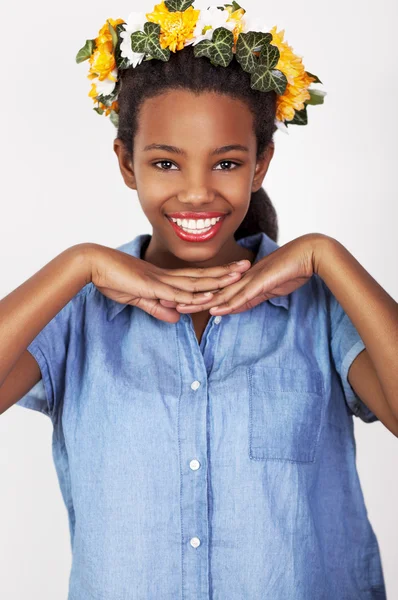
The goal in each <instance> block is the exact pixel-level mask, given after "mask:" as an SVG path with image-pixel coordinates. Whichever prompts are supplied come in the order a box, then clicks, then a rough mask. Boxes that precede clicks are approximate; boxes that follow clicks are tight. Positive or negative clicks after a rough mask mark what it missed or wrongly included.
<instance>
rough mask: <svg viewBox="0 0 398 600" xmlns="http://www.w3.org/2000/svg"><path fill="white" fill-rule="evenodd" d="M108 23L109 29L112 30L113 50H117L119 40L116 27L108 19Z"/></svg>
mask: <svg viewBox="0 0 398 600" xmlns="http://www.w3.org/2000/svg"><path fill="white" fill-rule="evenodd" d="M107 23H108V28H109V31H110V32H111V36H112V44H113V50H115V48H116V46H117V42H118V39H117V33H116V31H115V28H114V27H113V25H111V23H110V22H109V20H108V21H107Z"/></svg>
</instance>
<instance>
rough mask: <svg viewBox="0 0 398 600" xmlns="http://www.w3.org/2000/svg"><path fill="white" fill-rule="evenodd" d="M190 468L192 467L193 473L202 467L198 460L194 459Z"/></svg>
mask: <svg viewBox="0 0 398 600" xmlns="http://www.w3.org/2000/svg"><path fill="white" fill-rule="evenodd" d="M189 466H190V467H191V469H192V471H196V470H197V469H199V467H200V462H199V461H198V460H196V458H194V459H193V460H191V462H190V463H189Z"/></svg>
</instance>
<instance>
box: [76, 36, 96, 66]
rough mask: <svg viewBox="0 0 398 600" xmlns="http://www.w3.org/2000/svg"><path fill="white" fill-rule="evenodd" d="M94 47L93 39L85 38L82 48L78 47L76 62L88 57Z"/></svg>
mask: <svg viewBox="0 0 398 600" xmlns="http://www.w3.org/2000/svg"><path fill="white" fill-rule="evenodd" d="M94 48H95V40H86V43H85V44H84V46H83V48H80V50H79V52H78V53H77V54H76V62H77V63H81V62H83V61H84V60H87V59H88V58H90V56H91V55H92V53H93V50H94Z"/></svg>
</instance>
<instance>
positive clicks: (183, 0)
mask: <svg viewBox="0 0 398 600" xmlns="http://www.w3.org/2000/svg"><path fill="white" fill-rule="evenodd" d="M193 2H194V0H165V5H166V8H167V9H168V10H169V11H170V12H177V11H181V12H183V11H184V10H186V9H187V8H189V7H190V6H191V4H193Z"/></svg>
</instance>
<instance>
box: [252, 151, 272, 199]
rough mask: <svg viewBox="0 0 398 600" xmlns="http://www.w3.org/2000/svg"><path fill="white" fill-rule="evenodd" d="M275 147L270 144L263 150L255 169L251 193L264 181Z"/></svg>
mask: <svg viewBox="0 0 398 600" xmlns="http://www.w3.org/2000/svg"><path fill="white" fill-rule="evenodd" d="M274 150H275V145H274V142H270V143H269V144H268V146H267V147H266V149H265V150H264V152H263V154H262V156H260V158H259V159H258V160H257V163H256V168H255V172H254V177H253V183H252V192H257V191H258V190H259V189H260V188H261V186H262V183H263V181H264V177H265V175H266V173H267V171H268V167H269V164H270V162H271V160H272V157H273V156H274Z"/></svg>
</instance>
